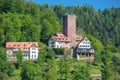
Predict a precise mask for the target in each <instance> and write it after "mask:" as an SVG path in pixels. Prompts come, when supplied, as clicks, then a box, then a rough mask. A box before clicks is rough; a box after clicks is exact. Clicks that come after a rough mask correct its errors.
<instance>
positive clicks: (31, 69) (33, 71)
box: [21, 61, 42, 80]
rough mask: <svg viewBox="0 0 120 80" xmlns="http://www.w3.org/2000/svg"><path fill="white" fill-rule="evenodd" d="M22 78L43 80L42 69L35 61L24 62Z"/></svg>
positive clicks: (24, 79)
mask: <svg viewBox="0 0 120 80" xmlns="http://www.w3.org/2000/svg"><path fill="white" fill-rule="evenodd" d="M21 77H22V80H42V73H41V67H40V66H39V65H38V64H36V63H34V62H33V61H24V62H23V64H22V69H21Z"/></svg>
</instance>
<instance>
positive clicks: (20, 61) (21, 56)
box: [15, 50, 23, 68]
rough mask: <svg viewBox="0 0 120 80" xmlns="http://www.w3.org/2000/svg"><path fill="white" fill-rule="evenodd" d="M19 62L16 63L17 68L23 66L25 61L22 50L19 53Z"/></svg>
mask: <svg viewBox="0 0 120 80" xmlns="http://www.w3.org/2000/svg"><path fill="white" fill-rule="evenodd" d="M16 56H17V62H16V63H15V65H16V68H19V67H20V66H21V64H22V61H23V53H22V51H21V50H18V52H17V55H16Z"/></svg>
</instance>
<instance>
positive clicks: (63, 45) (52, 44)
mask: <svg viewBox="0 0 120 80" xmlns="http://www.w3.org/2000/svg"><path fill="white" fill-rule="evenodd" d="M48 46H49V48H70V43H68V42H62V41H57V40H54V39H52V38H51V39H50V40H49V41H48Z"/></svg>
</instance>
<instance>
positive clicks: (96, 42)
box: [87, 34, 104, 64]
mask: <svg viewBox="0 0 120 80" xmlns="http://www.w3.org/2000/svg"><path fill="white" fill-rule="evenodd" d="M87 37H88V39H89V40H90V41H91V45H92V47H93V48H94V50H95V53H94V56H95V64H98V63H100V62H101V52H102V51H103V49H104V46H103V44H102V43H101V42H100V41H99V40H98V39H96V38H95V37H93V36H92V35H90V34H88V35H87Z"/></svg>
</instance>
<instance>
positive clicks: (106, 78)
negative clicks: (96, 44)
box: [101, 48, 113, 80]
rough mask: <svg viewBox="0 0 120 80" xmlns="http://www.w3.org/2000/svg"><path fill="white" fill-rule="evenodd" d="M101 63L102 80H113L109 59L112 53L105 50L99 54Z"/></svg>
mask: <svg viewBox="0 0 120 80" xmlns="http://www.w3.org/2000/svg"><path fill="white" fill-rule="evenodd" d="M101 56H102V57H101V61H102V70H101V72H102V80H113V78H112V72H111V71H112V70H113V69H112V65H111V58H112V53H111V51H110V50H109V49H107V48H105V49H104V51H103V52H102V53H101Z"/></svg>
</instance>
